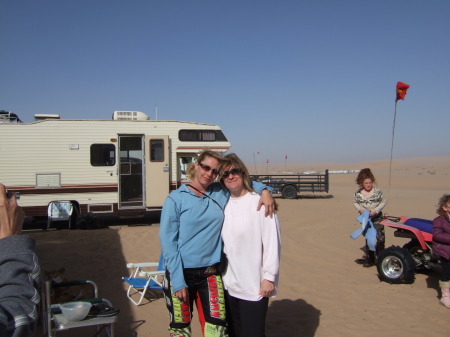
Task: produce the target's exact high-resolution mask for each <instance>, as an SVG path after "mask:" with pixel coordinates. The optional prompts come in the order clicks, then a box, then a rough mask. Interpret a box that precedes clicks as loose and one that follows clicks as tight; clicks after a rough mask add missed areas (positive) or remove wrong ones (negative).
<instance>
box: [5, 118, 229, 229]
mask: <svg viewBox="0 0 450 337" xmlns="http://www.w3.org/2000/svg"><path fill="white" fill-rule="evenodd" d="M136 116H137V117H136ZM230 147H231V144H230V143H229V141H228V140H227V138H226V137H225V135H224V133H223V132H222V130H221V129H220V127H219V126H218V125H212V124H202V123H193V122H182V121H167V120H166V121H165V120H149V119H148V117H146V115H145V114H143V113H139V114H133V112H115V113H114V114H113V119H111V120H84V119H83V120H81V119H80V120H72V119H70V120H69V119H59V118H48V119H46V118H39V119H37V120H36V121H34V122H32V123H0V158H1V161H0V182H1V183H3V184H4V185H5V186H6V187H7V188H8V189H9V190H12V191H15V192H19V193H20V205H21V206H22V207H23V209H24V211H25V214H26V215H27V216H30V217H47V216H49V217H53V218H54V219H56V220H58V217H60V218H63V217H64V214H63V213H64V212H62V211H64V210H65V211H67V212H69V220H71V221H72V223H73V220H75V219H76V218H77V217H82V216H83V215H87V214H89V215H90V216H92V214H94V215H102V214H104V215H111V214H117V215H119V216H133V215H142V214H145V213H146V212H149V211H153V210H158V209H161V207H162V205H163V203H164V200H165V198H166V197H167V195H168V194H169V192H170V191H171V190H173V189H176V188H178V187H179V186H180V184H183V183H184V182H185V181H186V180H187V179H186V175H185V173H186V169H187V166H188V165H189V164H190V163H192V162H193V161H195V158H196V157H197V155H198V153H199V152H201V151H202V150H204V149H211V150H215V151H218V152H225V151H227V150H228V149H229V148H230ZM67 212H66V216H67Z"/></svg>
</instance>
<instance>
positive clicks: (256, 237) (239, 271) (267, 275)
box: [219, 154, 281, 337]
mask: <svg viewBox="0 0 450 337" xmlns="http://www.w3.org/2000/svg"><path fill="white" fill-rule="evenodd" d="M219 174H220V177H221V180H220V181H221V183H222V184H223V185H224V186H225V187H226V188H227V189H228V190H229V191H230V194H231V198H230V199H229V201H228V204H227V205H226V207H225V220H224V224H223V228H222V239H223V245H224V246H223V250H224V253H225V254H226V257H227V260H228V264H227V268H226V271H225V272H224V274H223V282H224V288H225V299H226V304H227V323H228V327H229V331H228V332H229V336H230V337H233V336H237V337H264V335H265V319H266V313H267V308H268V303H269V297H274V296H275V295H276V292H277V283H278V272H279V266H280V247H281V242H280V226H279V222H278V217H277V215H276V213H274V215H273V217H265V216H264V209H263V208H261V210H260V211H256V207H253V206H256V205H257V204H258V201H259V196H258V194H256V192H254V190H253V189H252V187H251V186H252V185H251V184H250V175H249V173H248V170H247V168H246V167H245V165H244V163H243V162H242V161H241V160H240V159H239V157H238V156H236V155H235V154H229V155H227V156H225V163H224V164H223V165H222V166H221V170H220V172H219Z"/></svg>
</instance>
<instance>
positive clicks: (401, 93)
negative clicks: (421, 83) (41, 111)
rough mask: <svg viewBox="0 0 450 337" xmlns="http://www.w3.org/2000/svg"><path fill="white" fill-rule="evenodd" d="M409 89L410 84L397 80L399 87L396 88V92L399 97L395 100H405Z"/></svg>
mask: <svg viewBox="0 0 450 337" xmlns="http://www.w3.org/2000/svg"><path fill="white" fill-rule="evenodd" d="M408 89H409V85H407V84H405V83H403V82H397V88H396V89H395V93H396V95H397V97H396V98H395V101H396V102H397V101H398V100H399V99H401V100H404V99H405V95H406V91H407V90H408Z"/></svg>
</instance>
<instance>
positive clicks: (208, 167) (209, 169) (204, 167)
mask: <svg viewBox="0 0 450 337" xmlns="http://www.w3.org/2000/svg"><path fill="white" fill-rule="evenodd" d="M198 165H199V166H200V167H201V168H202V169H203V170H204V171H206V172H209V171H211V170H212V174H214V175H217V173H219V172H217V170H216V169H213V168H211V166H208V165H204V164H202V163H198Z"/></svg>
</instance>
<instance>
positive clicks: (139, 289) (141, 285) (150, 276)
mask: <svg viewBox="0 0 450 337" xmlns="http://www.w3.org/2000/svg"><path fill="white" fill-rule="evenodd" d="M127 268H131V269H132V271H131V275H130V277H122V279H123V280H124V281H125V282H127V283H128V285H129V286H128V290H127V297H128V298H129V299H130V301H131V302H132V303H133V304H134V305H140V304H141V303H142V300H143V299H144V296H145V294H146V293H147V290H162V281H163V278H164V258H163V255H162V254H161V256H160V258H159V262H144V263H128V264H127ZM155 268H156V270H153V271H152V270H149V269H155ZM136 294H139V295H137V296H134V295H136ZM133 296H134V297H137V299H136V300H135V299H134V298H133Z"/></svg>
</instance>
